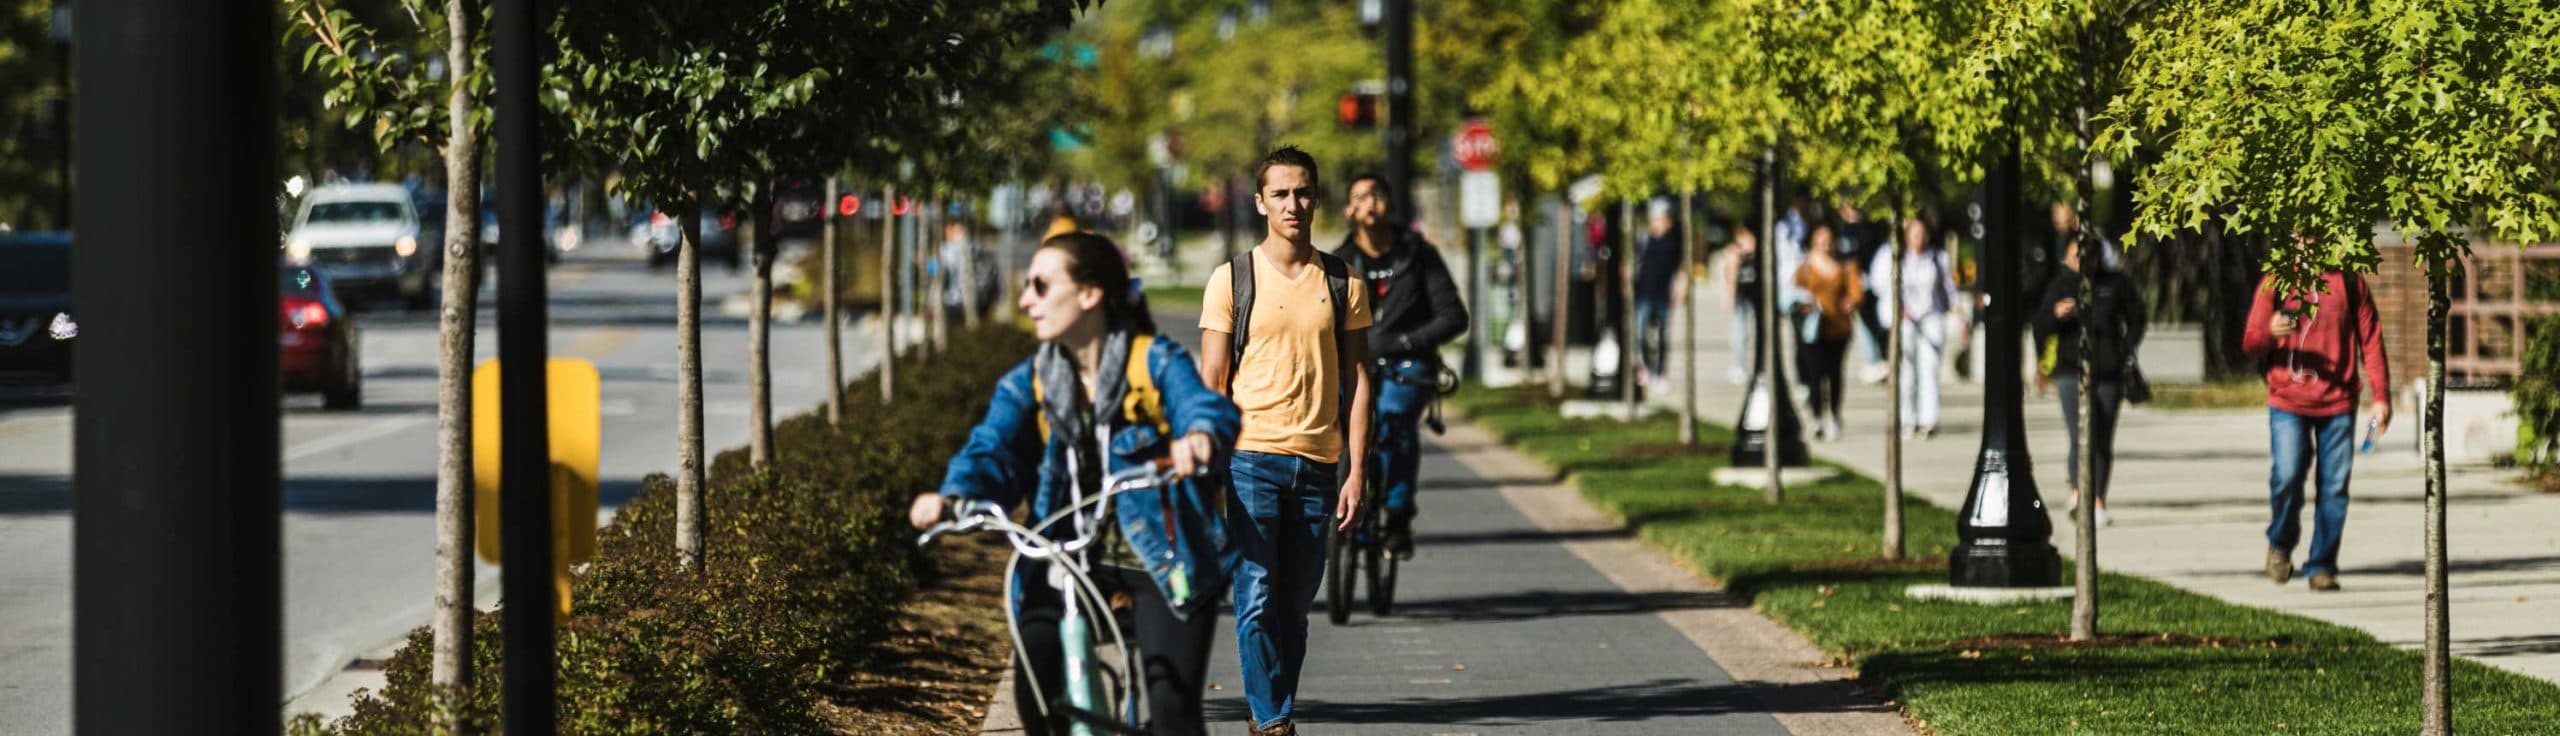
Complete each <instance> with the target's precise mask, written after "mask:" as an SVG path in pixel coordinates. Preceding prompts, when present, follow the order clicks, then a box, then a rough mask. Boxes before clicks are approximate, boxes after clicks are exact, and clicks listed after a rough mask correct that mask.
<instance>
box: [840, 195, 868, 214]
mask: <svg viewBox="0 0 2560 736" xmlns="http://www.w3.org/2000/svg"><path fill="white" fill-rule="evenodd" d="M861 212H862V198H861V197H857V196H854V195H851V194H847V195H844V196H842V197H838V198H836V214H837V215H841V216H844V217H852V216H854V215H856V214H860V213H861Z"/></svg>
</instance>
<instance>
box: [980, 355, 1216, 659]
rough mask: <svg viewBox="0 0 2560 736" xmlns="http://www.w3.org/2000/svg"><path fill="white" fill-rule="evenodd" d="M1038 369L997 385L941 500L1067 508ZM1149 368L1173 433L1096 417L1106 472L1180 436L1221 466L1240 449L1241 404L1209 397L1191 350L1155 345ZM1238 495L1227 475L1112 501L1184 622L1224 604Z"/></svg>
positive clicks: (1061, 461) (1058, 447)
mask: <svg viewBox="0 0 2560 736" xmlns="http://www.w3.org/2000/svg"><path fill="white" fill-rule="evenodd" d="M1033 362H1034V359H1024V360H1023V361H1022V363H1021V364H1020V365H1016V366H1014V368H1013V370H1011V371H1007V372H1006V373H1005V375H1004V378H1003V379H1002V380H1000V381H998V382H997V383H996V393H995V397H994V399H993V401H992V403H991V404H990V405H989V406H988V407H987V416H986V418H985V419H982V420H980V421H979V422H978V426H977V428H975V429H972V430H970V431H969V443H968V444H967V445H966V446H963V447H962V448H961V449H960V453H959V454H957V455H953V456H952V457H951V463H950V466H949V469H948V470H947V471H946V472H945V473H944V475H943V479H942V495H945V496H950V497H953V498H966V499H973V500H982V501H993V502H995V503H997V504H1000V505H1002V506H1004V507H1005V508H1006V509H1008V510H1010V509H1013V508H1014V507H1016V506H1018V505H1020V504H1022V503H1023V502H1025V501H1028V502H1029V503H1030V504H1031V506H1030V512H1031V514H1032V520H1033V521H1037V520H1039V519H1041V518H1044V517H1046V516H1048V515H1049V514H1050V513H1053V512H1055V511H1056V510H1057V509H1059V508H1060V507H1062V506H1064V505H1065V504H1066V503H1067V499H1069V498H1070V497H1071V493H1070V491H1069V489H1068V487H1067V486H1068V484H1069V483H1071V482H1072V479H1071V478H1069V477H1068V474H1067V457H1066V455H1067V447H1066V442H1064V441H1063V440H1058V439H1052V440H1048V441H1045V442H1044V441H1043V440H1042V439H1041V436H1040V426H1039V418H1038V417H1039V414H1040V406H1039V402H1038V400H1037V399H1036V398H1035V394H1034V393H1033V390H1032V382H1033V381H1034V380H1035V379H1034V378H1033V375H1032V373H1033V371H1032V364H1033ZM1147 369H1148V371H1149V372H1150V374H1151V377H1152V378H1153V379H1154V381H1155V385H1156V390H1157V391H1158V392H1159V393H1160V394H1161V395H1162V397H1163V403H1164V411H1165V414H1166V415H1167V417H1168V419H1169V421H1168V422H1167V424H1168V425H1169V426H1171V427H1172V428H1173V432H1174V436H1173V437H1163V436H1159V434H1158V432H1157V431H1156V428H1155V427H1153V426H1149V425H1136V426H1131V425H1130V424H1129V422H1128V421H1126V419H1125V418H1123V417H1121V416H1119V413H1118V412H1116V411H1106V412H1098V413H1097V419H1101V420H1104V421H1106V422H1108V425H1109V437H1110V444H1109V447H1110V453H1109V454H1110V457H1108V458H1106V459H1105V460H1104V464H1105V465H1106V467H1105V468H1104V469H1103V474H1104V475H1108V474H1110V473H1114V472H1118V471H1120V470H1123V469H1127V468H1130V467H1135V466H1136V465H1138V464H1139V463H1143V462H1147V461H1151V460H1155V459H1158V458H1162V457H1165V456H1166V455H1167V454H1169V453H1170V452H1171V446H1172V444H1173V440H1174V439H1176V438H1179V437H1182V436H1185V435H1188V434H1190V433H1192V432H1203V433H1207V434H1208V435H1209V437H1210V439H1211V441H1213V442H1214V443H1216V445H1217V446H1218V449H1219V455H1220V457H1221V459H1223V458H1224V456H1225V455H1226V454H1227V453H1228V452H1229V451H1231V450H1232V449H1233V448H1234V447H1235V440H1236V433H1237V431H1238V430H1239V429H1240V428H1241V426H1242V424H1243V418H1242V415H1241V414H1240V413H1239V412H1238V411H1237V410H1236V405H1235V402H1233V401H1229V400H1228V399H1227V397H1225V396H1221V395H1219V394H1218V393H1217V392H1214V391H1211V390H1209V387H1208V386H1207V385H1205V384H1203V383H1202V382H1201V380H1200V372H1199V369H1198V368H1196V367H1195V366H1194V365H1193V364H1192V362H1191V354H1190V352H1189V351H1186V350H1183V349H1182V346H1181V345H1177V344H1174V342H1173V341H1172V340H1168V339H1164V338H1161V337H1159V338H1157V339H1155V340H1154V341H1153V344H1152V346H1151V347H1149V348H1148V351H1147ZM1053 434H1063V433H1053ZM1100 490H1101V489H1098V488H1096V489H1087V492H1089V493H1091V492H1099V491H1100ZM1233 496H1234V491H1233V490H1231V489H1230V488H1229V487H1228V484H1227V483H1226V482H1225V474H1224V473H1216V474H1213V475H1212V476H1210V477H1208V478H1194V479H1190V480H1185V481H1182V482H1180V483H1177V484H1175V485H1174V486H1172V487H1168V488H1159V489H1153V490H1141V491H1134V492H1129V493H1123V494H1121V495H1120V496H1119V497H1118V498H1117V500H1116V501H1115V503H1114V508H1113V510H1112V517H1113V518H1114V519H1115V520H1116V521H1117V522H1118V524H1119V527H1120V532H1121V534H1122V536H1124V537H1126V538H1127V539H1128V542H1129V546H1130V548H1131V549H1132V550H1133V551H1135V552H1136V553H1137V555H1138V557H1139V559H1141V560H1143V561H1144V562H1145V564H1146V568H1147V575H1148V577H1150V578H1154V579H1155V581H1156V586H1157V587H1158V588H1159V589H1160V590H1161V591H1162V592H1163V593H1164V595H1165V600H1166V601H1167V602H1169V603H1172V604H1173V606H1174V611H1175V613H1177V614H1185V615H1187V613H1188V612H1189V611H1190V609H1192V608H1196V607H1198V605H1199V604H1200V603H1201V602H1203V601H1213V600H1214V599H1215V598H1217V595H1216V593H1217V591H1219V590H1220V589H1222V588H1223V587H1224V586H1225V584H1226V581H1227V579H1228V578H1229V576H1230V575H1231V574H1232V573H1233V571H1234V568H1235V563H1236V560H1237V558H1238V555H1239V551H1238V548H1237V546H1236V545H1233V544H1230V543H1228V536H1229V530H1228V528H1227V523H1228V522H1227V519H1226V510H1227V509H1229V508H1231V507H1233V506H1234V504H1235V502H1234V500H1233ZM1168 499H1169V500H1168ZM1168 502H1170V503H1173V504H1174V513H1173V514H1172V517H1173V518H1174V520H1175V522H1174V525H1173V526H1172V527H1171V528H1168V527H1167V526H1166V524H1165V517H1166V513H1165V504H1166V503H1168ZM1053 531H1056V530H1053ZM1072 533H1073V531H1072V530H1066V531H1064V534H1072ZM1177 540H1178V541H1177ZM1016 590H1017V593H1016V595H1015V600H1014V601H1012V602H1013V604H1014V605H1016V606H1019V605H1020V604H1021V601H1020V594H1019V592H1018V591H1019V590H1020V588H1019V587H1017V589H1016Z"/></svg>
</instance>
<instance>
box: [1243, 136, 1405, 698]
mask: <svg viewBox="0 0 2560 736" xmlns="http://www.w3.org/2000/svg"><path fill="white" fill-rule="evenodd" d="M1254 182H1255V190H1254V197H1253V202H1254V208H1255V209H1257V210H1259V211H1261V212H1262V215H1263V217H1264V218H1265V220H1266V221H1267V222H1268V223H1269V225H1268V231H1269V232H1268V233H1267V234H1265V235H1264V237H1263V239H1262V243H1261V244H1260V245H1257V246H1255V247H1254V249H1253V250H1251V251H1248V252H1247V254H1246V256H1245V257H1244V259H1243V260H1245V261H1247V262H1249V263H1250V265H1251V268H1252V269H1253V271H1252V272H1251V274H1250V276H1251V278H1252V281H1251V282H1250V283H1251V284H1252V290H1251V291H1250V292H1248V293H1249V294H1251V295H1252V296H1251V300H1252V301H1251V302H1250V305H1249V310H1250V311H1248V312H1246V313H1245V315H1244V322H1245V324H1244V326H1243V329H1241V330H1239V329H1238V328H1237V325H1236V318H1235V317H1236V315H1235V314H1234V311H1235V307H1236V295H1235V291H1236V290H1235V287H1234V281H1235V277H1236V274H1234V273H1232V272H1231V271H1230V269H1231V268H1232V267H1233V266H1234V264H1232V263H1231V264H1229V265H1225V266H1219V267H1218V269H1217V270H1216V271H1214V272H1212V273H1210V275H1209V283H1208V285H1207V287H1206V288H1205V289H1203V292H1204V293H1203V295H1202V300H1201V310H1200V329H1201V336H1200V356H1201V358H1202V363H1203V366H1204V368H1205V369H1206V370H1203V371H1202V374H1203V377H1204V378H1206V379H1207V380H1208V382H1209V386H1210V387H1211V388H1213V389H1218V390H1222V391H1225V392H1226V394H1227V396H1228V397H1229V398H1232V399H1234V400H1235V402H1236V407H1237V408H1239V409H1242V410H1243V411H1244V432H1243V434H1242V435H1240V436H1239V437H1237V438H1236V452H1235V459H1234V461H1233V462H1232V464H1231V467H1230V471H1231V475H1232V477H1233V479H1234V484H1235V492H1236V498H1237V499H1238V500H1239V501H1241V502H1242V507H1243V509H1244V511H1245V517H1246V519H1245V520H1246V521H1247V522H1248V523H1243V524H1238V525H1237V526H1238V528H1239V531H1238V534H1237V536H1238V539H1237V543H1238V545H1239V546H1241V547H1242V548H1243V551H1244V560H1243V562H1242V563H1241V564H1239V565H1237V569H1236V574H1235V611H1236V648H1237V650H1238V652H1237V654H1238V659H1239V660H1240V661H1241V664H1242V666H1243V670H1244V693H1245V704H1246V705H1247V706H1248V707H1249V708H1250V709H1251V710H1252V711H1253V723H1254V729H1255V733H1257V734H1295V733H1296V732H1297V730H1296V726H1295V725H1294V724H1293V723H1292V720H1291V716H1292V709H1293V707H1294V706H1295V705H1296V701H1297V693H1298V674H1299V666H1300V665H1301V664H1303V663H1304V662H1305V661H1306V657H1307V609H1308V608H1310V607H1312V606H1313V605H1314V604H1315V600H1316V588H1317V585H1318V583H1319V582H1320V581H1321V580H1322V579H1323V575H1322V574H1321V572H1322V570H1323V569H1324V555H1325V545H1324V539H1325V528H1324V525H1325V521H1326V517H1327V509H1326V504H1327V503H1328V502H1330V503H1332V504H1333V506H1332V509H1331V517H1332V519H1333V521H1335V522H1336V525H1335V528H1336V530H1337V531H1339V530H1343V529H1349V528H1350V526H1351V523H1352V521H1353V520H1354V519H1353V517H1354V515H1356V514H1357V513H1358V512H1359V509H1360V491H1361V481H1362V478H1363V477H1364V476H1365V475H1366V473H1367V472H1368V467H1367V466H1368V462H1367V460H1368V458H1367V455H1368V453H1366V452H1362V451H1361V449H1362V448H1365V447H1367V446H1368V440H1369V416H1370V401H1371V398H1370V397H1371V395H1372V388H1373V385H1372V382H1371V378H1370V376H1369V371H1368V365H1369V343H1368V341H1367V336H1366V334H1365V333H1364V331H1365V330H1367V329H1368V328H1369V322H1370V317H1369V300H1368V296H1367V295H1368V293H1369V290H1368V287H1367V286H1366V285H1365V284H1362V283H1361V282H1360V280H1358V279H1356V278H1352V277H1351V274H1350V268H1349V267H1348V266H1345V265H1343V263H1342V262H1341V261H1340V259H1336V258H1334V257H1333V256H1331V255H1327V254H1325V253H1323V252H1321V251H1318V250H1316V247H1315V240H1314V238H1313V236H1312V235H1310V234H1309V228H1310V226H1312V225H1313V223H1314V220H1315V214H1316V204H1317V201H1318V200H1319V199H1321V198H1322V197H1321V196H1320V194H1319V192H1320V190H1319V189H1318V188H1317V182H1316V162H1315V158H1314V157H1312V156H1308V155H1307V154H1306V152H1304V151H1300V150H1298V149H1297V148H1296V147H1294V146H1287V147H1282V148H1281V149H1280V150H1277V151H1273V152H1271V154H1270V155H1268V156H1265V157H1263V159H1262V163H1261V164H1260V165H1259V166H1257V167H1256V168H1255V171H1254ZM1337 280H1338V281H1341V282H1343V285H1342V287H1341V288H1337V287H1336V285H1335V282H1336V281H1337ZM1337 299H1339V300H1341V302H1342V303H1340V304H1335V303H1334V301H1335V300H1337ZM1337 320H1338V321H1339V324H1336V322H1337ZM1239 332H1240V333H1242V337H1243V338H1244V345H1243V346H1242V349H1241V351H1237V350H1236V348H1235V347H1234V346H1233V345H1232V343H1231V339H1232V338H1233V337H1234V336H1236V334H1237V333H1239ZM1238 352H1240V353H1241V354H1238ZM1346 389H1347V390H1346ZM1345 394H1348V395H1349V401H1350V406H1348V407H1345V406H1343V401H1344V398H1345ZM1338 468H1347V469H1348V472H1340V473H1337V470H1338ZM1335 483H1340V484H1341V485H1340V486H1339V492H1338V493H1336V492H1335V486H1334V484H1335ZM1328 496H1330V498H1328Z"/></svg>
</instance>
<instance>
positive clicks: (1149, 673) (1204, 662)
mask: <svg viewBox="0 0 2560 736" xmlns="http://www.w3.org/2000/svg"><path fill="white" fill-rule="evenodd" d="M1018 573H1019V574H1020V575H1021V577H1018V578H1016V579H1017V580H1022V581H1024V582H1023V584H1022V610H1021V613H1020V614H1019V615H1018V616H1017V617H1016V618H1015V624H1016V626H1017V627H1019V628H1017V629H1016V630H1017V631H1020V632H1021V634H1022V646H1023V649H1024V650H1025V651H1027V652H1029V653H1030V661H1028V662H1025V661H1024V659H1023V657H1022V656H1021V655H1016V656H1015V657H1014V661H1013V706H1014V712H1015V714H1016V715H1019V716H1020V717H1021V719H1022V729H1023V732H1025V733H1029V734H1034V736H1042V735H1045V734H1064V733H1067V730H1068V729H1067V727H1068V725H1069V723H1070V721H1069V720H1068V719H1067V718H1066V716H1065V715H1064V713H1065V711H1064V710H1063V708H1060V707H1058V706H1063V705H1065V704H1066V702H1067V699H1066V698H1067V696H1066V692H1067V689H1066V688H1067V684H1066V683H1067V680H1066V661H1065V659H1064V655H1063V654H1061V653H1060V652H1061V651H1062V650H1061V649H1060V646H1059V645H1060V642H1059V641H1058V619H1059V617H1061V616H1064V615H1066V609H1065V608H1064V607H1063V606H1064V604H1063V603H1062V602H1061V601H1062V599H1061V598H1060V597H1059V595H1058V590H1057V589H1056V588H1052V587H1049V585H1048V583H1047V582H1045V581H1047V580H1048V579H1049V564H1048V563H1045V562H1032V561H1029V560H1025V561H1023V563H1022V569H1021V570H1019V571H1018ZM1093 576H1094V580H1093V582H1094V584H1095V585H1097V586H1100V587H1101V588H1102V589H1103V594H1104V595H1106V596H1108V595H1110V594H1111V593H1112V592H1113V591H1121V592H1126V593H1128V594H1129V595H1130V597H1131V598H1133V599H1135V605H1134V608H1135V609H1136V610H1135V611H1133V612H1130V613H1124V614H1122V615H1123V616H1124V617H1126V618H1125V619H1124V620H1123V621H1122V622H1121V623H1122V624H1123V627H1122V630H1123V631H1125V632H1127V636H1128V637H1129V643H1130V644H1133V645H1135V646H1136V647H1137V649H1138V653H1139V657H1140V659H1139V662H1138V665H1139V670H1140V675H1139V677H1140V679H1141V681H1142V682H1143V683H1144V684H1145V687H1146V689H1147V717H1148V723H1149V724H1150V725H1149V729H1150V731H1149V732H1150V733H1159V734H1199V733H1207V732H1208V725H1207V723H1206V720H1207V719H1206V718H1204V717H1203V716H1202V715H1201V713H1200V688H1201V686H1202V685H1203V684H1204V683H1205V682H1206V678H1205V676H1206V674H1207V673H1208V669H1209V645H1210V644H1211V643H1213V642H1214V641H1216V639H1217V635H1218V630H1217V626H1218V612H1217V608H1216V607H1214V606H1212V607H1205V608H1202V609H1201V610H1200V611H1199V612H1197V613H1194V614H1192V615H1191V620H1188V621H1185V620H1181V619H1178V618H1175V617H1174V615H1173V609H1172V608H1171V607H1169V606H1166V605H1165V602H1164V592H1163V591H1160V590H1158V589H1156V585H1155V581H1153V580H1150V579H1148V578H1147V575H1146V573H1143V572H1139V571H1137V570H1128V569H1122V568H1096V569H1095V570H1094V572H1093ZM1085 620H1086V621H1087V622H1088V624H1089V626H1090V628H1091V630H1092V631H1093V632H1094V634H1095V638H1096V640H1097V641H1109V640H1110V639H1109V638H1108V632H1105V631H1103V629H1102V626H1103V622H1102V619H1101V617H1100V616H1096V615H1094V614H1092V613H1090V612H1088V613H1087V614H1086V618H1085ZM1026 668H1028V670H1029V671H1031V672H1037V673H1039V675H1040V689H1041V690H1043V691H1045V693H1046V694H1047V695H1048V696H1049V698H1050V702H1051V703H1054V704H1056V705H1053V706H1052V711H1053V715H1052V716H1051V717H1049V718H1048V719H1046V720H1043V719H1042V718H1041V717H1040V707H1039V705H1038V704H1037V703H1038V702H1039V700H1038V696H1037V695H1034V694H1033V693H1032V690H1031V678H1029V677H1025V676H1024V674H1025V670H1026Z"/></svg>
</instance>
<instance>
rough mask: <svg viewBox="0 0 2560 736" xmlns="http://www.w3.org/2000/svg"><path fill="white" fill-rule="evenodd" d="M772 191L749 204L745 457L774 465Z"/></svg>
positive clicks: (766, 465) (759, 464)
mask: <svg viewBox="0 0 2560 736" xmlns="http://www.w3.org/2000/svg"><path fill="white" fill-rule="evenodd" d="M771 204H772V196H771V195H759V196H757V197H755V199H754V200H753V202H752V203H751V204H750V205H748V208H747V209H748V210H749V211H748V213H747V215H748V222H750V223H752V224H750V225H749V226H748V227H747V236H748V237H749V238H750V241H749V244H750V246H751V247H752V248H753V250H751V251H749V253H751V254H752V255H750V256H749V257H750V258H753V259H754V260H753V261H752V265H753V266H754V267H755V284H754V285H753V286H751V287H748V293H747V461H748V463H749V464H750V465H752V466H754V467H755V468H757V469H766V468H771V467H773V351H772V349H771V348H772V345H773V258H774V246H775V243H774V242H773V229H772V225H773V218H772V217H771V216H770V213H771V212H773V208H772V207H771V206H770V205H771Z"/></svg>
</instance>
